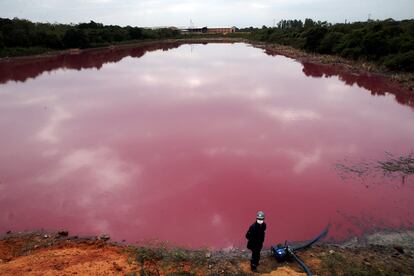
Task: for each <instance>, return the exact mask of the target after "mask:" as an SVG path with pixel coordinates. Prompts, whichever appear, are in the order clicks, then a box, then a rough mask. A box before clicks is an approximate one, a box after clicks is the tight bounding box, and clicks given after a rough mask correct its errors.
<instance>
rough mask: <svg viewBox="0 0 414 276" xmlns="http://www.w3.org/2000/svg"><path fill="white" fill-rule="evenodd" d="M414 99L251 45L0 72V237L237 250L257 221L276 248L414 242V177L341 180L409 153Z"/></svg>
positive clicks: (100, 56)
mask: <svg viewBox="0 0 414 276" xmlns="http://www.w3.org/2000/svg"><path fill="white" fill-rule="evenodd" d="M413 95H414V94H413V93H412V92H411V93H410V92H408V91H406V90H404V89H402V88H399V87H397V86H395V85H392V84H390V83H387V81H386V80H384V79H382V78H380V77H375V76H367V75H362V76H360V75H353V74H348V73H343V72H341V71H340V70H338V69H336V68H334V67H328V66H322V65H315V64H311V63H304V64H301V63H299V62H297V61H294V60H292V59H289V58H286V57H284V56H280V55H276V54H274V53H270V52H267V53H266V52H265V51H264V50H262V49H259V48H254V47H252V46H250V45H247V44H242V43H236V44H225V43H211V44H205V45H203V44H178V43H170V44H159V45H150V46H143V47H139V48H125V49H116V50H95V51H88V52H86V53H82V54H78V55H60V56H55V57H49V58H42V59H40V58H39V59H22V60H14V61H3V62H0V129H1V136H0V152H1V155H0V233H4V232H6V231H8V230H12V231H24V230H34V229H41V228H43V229H47V230H58V229H67V230H69V231H70V233H71V234H73V235H75V234H77V235H99V234H109V235H110V236H111V238H112V239H113V240H116V241H121V240H126V241H127V242H130V243H134V242H136V241H148V240H154V239H156V240H161V241H167V242H170V243H173V244H177V245H181V246H186V247H201V246H207V247H212V248H224V247H230V246H237V247H239V246H240V247H241V246H244V245H245V239H244V234H245V231H246V230H247V228H248V226H249V225H250V224H251V223H253V222H254V219H255V214H256V211H257V210H263V211H265V213H266V216H267V218H266V220H267V224H268V231H267V236H266V244H267V245H270V244H273V243H277V242H280V241H284V240H285V239H289V240H304V239H307V238H310V237H312V236H313V235H315V234H317V233H318V232H319V231H320V230H321V229H323V228H324V227H325V226H326V225H327V224H328V223H330V224H331V230H330V234H329V237H330V239H333V240H343V239H347V238H350V237H353V236H359V235H362V234H363V233H366V232H370V231H374V230H376V229H401V228H412V227H413V223H414V200H413V198H414V183H413V177H412V176H410V177H408V178H407V179H405V181H404V182H402V181H401V179H399V178H398V177H386V176H383V175H379V174H374V175H370V177H354V176H351V177H343V175H341V173H340V172H338V169H337V164H338V163H341V162H348V163H351V164H353V163H358V162H363V161H364V160H371V161H370V162H374V161H372V160H381V159H384V157H385V156H386V154H385V152H389V153H392V154H394V155H395V156H399V155H404V154H409V153H411V152H412V151H413V148H414V96H413ZM374 163H375V162H374Z"/></svg>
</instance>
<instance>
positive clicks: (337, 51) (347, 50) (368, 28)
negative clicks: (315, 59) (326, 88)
mask: <svg viewBox="0 0 414 276" xmlns="http://www.w3.org/2000/svg"><path fill="white" fill-rule="evenodd" d="M240 31H249V32H250V35H249V38H250V39H254V40H259V41H266V42H274V43H279V44H283V45H290V46H293V47H295V48H299V49H303V50H306V51H309V52H315V53H320V54H334V55H339V56H342V57H344V58H348V59H354V60H357V59H364V60H369V61H375V62H377V63H379V64H382V65H385V66H386V67H388V68H389V69H391V70H399V71H414V20H403V21H395V20H393V19H387V20H383V21H374V20H369V21H367V22H355V23H348V24H346V23H345V24H330V23H328V22H326V21H325V22H321V21H313V20H312V19H306V20H305V22H302V21H301V20H281V21H280V22H279V23H278V24H277V26H275V27H273V28H268V27H266V26H263V27H262V28H261V29H258V28H252V27H250V28H246V29H241V30H240Z"/></svg>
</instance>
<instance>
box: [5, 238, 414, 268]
mask: <svg viewBox="0 0 414 276" xmlns="http://www.w3.org/2000/svg"><path fill="white" fill-rule="evenodd" d="M413 250H414V231H406V232H388V233H375V234H372V235H370V236H367V237H365V238H364V240H358V239H354V240H351V241H350V242H349V243H347V244H342V245H335V244H322V245H318V246H314V247H313V248H311V249H309V250H307V251H305V252H302V253H300V257H301V258H302V259H303V260H305V262H306V263H307V264H308V265H309V267H310V268H311V269H312V271H313V272H314V274H317V275H403V274H404V275H413V274H414V259H413V254H414V251H413ZM262 256H263V257H262V261H261V266H260V267H259V272H258V273H256V274H260V275H304V274H303V273H302V271H301V270H300V268H299V267H298V266H297V265H296V264H295V263H282V264H279V263H277V262H276V261H275V260H274V259H273V258H272V256H271V255H270V253H269V251H267V250H264V251H263V252H262ZM248 259H249V254H248V252H246V251H245V250H240V249H231V250H226V251H208V250H186V249H179V248H171V247H170V248H168V247H165V246H163V245H157V246H154V245H148V246H146V247H140V246H133V245H125V244H116V243H110V242H109V241H107V238H106V237H103V238H97V237H90V238H79V237H73V236H72V237H71V236H68V235H67V233H66V232H61V233H40V232H37V233H16V234H14V233H9V234H6V235H4V236H3V237H1V239H0V275H23V274H24V275H74V274H82V275H85V274H89V275H252V273H251V272H250V271H249V261H248Z"/></svg>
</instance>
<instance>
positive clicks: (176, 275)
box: [167, 271, 196, 276]
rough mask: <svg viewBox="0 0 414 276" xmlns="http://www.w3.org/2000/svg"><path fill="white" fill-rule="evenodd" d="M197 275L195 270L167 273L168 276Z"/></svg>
mask: <svg viewBox="0 0 414 276" xmlns="http://www.w3.org/2000/svg"><path fill="white" fill-rule="evenodd" d="M195 275H196V274H195V273H193V272H183V271H180V272H170V273H167V276H195Z"/></svg>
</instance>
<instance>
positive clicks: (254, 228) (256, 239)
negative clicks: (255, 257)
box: [246, 222, 266, 250]
mask: <svg viewBox="0 0 414 276" xmlns="http://www.w3.org/2000/svg"><path fill="white" fill-rule="evenodd" d="M265 231H266V223H264V222H263V224H258V223H257V222H255V223H253V224H252V225H251V226H250V227H249V230H247V233H246V239H247V240H248V242H247V248H248V249H251V250H253V249H256V250H260V249H262V247H263V242H264V239H265Z"/></svg>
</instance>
